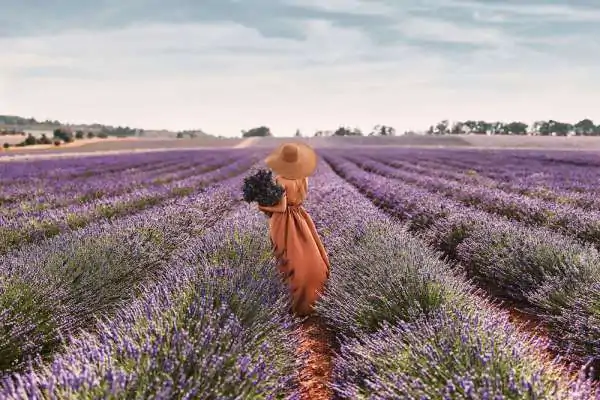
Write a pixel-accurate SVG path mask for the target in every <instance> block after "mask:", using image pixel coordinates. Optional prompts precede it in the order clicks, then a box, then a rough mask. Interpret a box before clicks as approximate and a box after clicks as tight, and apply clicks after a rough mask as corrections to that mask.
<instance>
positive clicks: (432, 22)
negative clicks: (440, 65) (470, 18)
mask: <svg viewBox="0 0 600 400" xmlns="http://www.w3.org/2000/svg"><path fill="white" fill-rule="evenodd" d="M397 29H398V30H399V31H400V32H401V33H402V34H403V35H404V36H405V37H408V38H411V39H422V40H432V41H438V42H450V43H466V44H473V45H489V46H502V45H505V44H508V43H509V42H510V41H511V38H510V37H509V36H507V35H505V34H503V33H502V32H501V31H500V30H498V29H494V28H481V27H475V26H468V25H459V24H456V23H452V22H448V21H443V20H440V19H436V18H421V17H414V18H409V19H408V20H406V21H403V22H402V23H400V24H399V25H398V26H397Z"/></svg>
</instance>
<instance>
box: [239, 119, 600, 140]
mask: <svg viewBox="0 0 600 400" xmlns="http://www.w3.org/2000/svg"><path fill="white" fill-rule="evenodd" d="M404 134H414V132H408V131H407V132H404ZM425 134H428V135H460V134H476V135H538V136H600V125H596V124H595V123H594V121H592V120H591V119H588V118H586V119H582V120H581V121H579V122H577V123H575V124H572V123H568V122H561V121H555V120H548V121H536V122H534V123H533V124H531V126H530V125H529V124H526V123H525V122H521V121H513V122H498V121H495V122H489V121H477V120H467V121H456V122H453V123H452V124H451V123H450V122H449V121H448V120H443V121H440V122H438V123H437V124H436V125H431V126H430V127H429V129H427V131H425ZM395 135H396V130H395V129H394V128H393V127H391V126H387V125H376V126H374V127H373V129H371V131H370V132H369V133H366V134H365V133H364V132H363V131H361V130H360V129H358V128H350V127H346V126H340V127H338V128H337V129H335V130H318V131H316V132H314V134H313V136H314V137H330V136H395ZM254 136H262V137H269V136H273V133H272V132H271V130H270V128H269V127H267V126H259V127H256V128H252V129H249V130H242V137H245V138H247V137H254ZM295 136H297V137H300V136H303V135H302V134H301V133H300V131H299V130H297V131H296V134H295Z"/></svg>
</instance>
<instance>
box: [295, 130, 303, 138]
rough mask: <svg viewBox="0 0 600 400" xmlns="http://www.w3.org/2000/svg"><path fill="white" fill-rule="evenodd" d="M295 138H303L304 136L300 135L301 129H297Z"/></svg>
mask: <svg viewBox="0 0 600 400" xmlns="http://www.w3.org/2000/svg"><path fill="white" fill-rule="evenodd" d="M294 136H296V137H302V134H301V133H300V129H296V134H295V135H294Z"/></svg>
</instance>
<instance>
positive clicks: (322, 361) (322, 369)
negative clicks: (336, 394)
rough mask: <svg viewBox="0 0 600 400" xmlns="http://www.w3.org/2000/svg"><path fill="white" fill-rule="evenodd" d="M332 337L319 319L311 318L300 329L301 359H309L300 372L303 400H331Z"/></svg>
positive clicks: (299, 351) (299, 350)
mask: <svg viewBox="0 0 600 400" xmlns="http://www.w3.org/2000/svg"><path fill="white" fill-rule="evenodd" d="M331 343H332V335H331V334H330V332H329V331H328V330H327V328H326V327H325V326H324V325H323V323H322V322H321V321H320V320H319V319H318V317H310V318H309V319H308V320H306V321H305V322H303V323H302V325H301V327H300V348H299V349H298V353H299V356H300V357H307V359H306V362H305V366H304V368H303V369H302V371H300V393H301V397H300V399H301V400H330V399H331V398H332V397H333V391H332V390H331V389H330V388H329V382H330V380H331V368H332V357H333V351H332V350H331Z"/></svg>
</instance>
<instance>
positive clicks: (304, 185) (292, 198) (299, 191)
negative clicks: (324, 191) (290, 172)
mask: <svg viewBox="0 0 600 400" xmlns="http://www.w3.org/2000/svg"><path fill="white" fill-rule="evenodd" d="M275 179H276V181H277V183H279V184H280V185H281V186H283V187H284V188H285V193H286V198H287V205H288V206H298V205H301V204H302V203H303V202H304V200H306V195H307V192H308V179H307V178H302V179H287V178H284V177H282V176H278V177H276V178H275Z"/></svg>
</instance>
